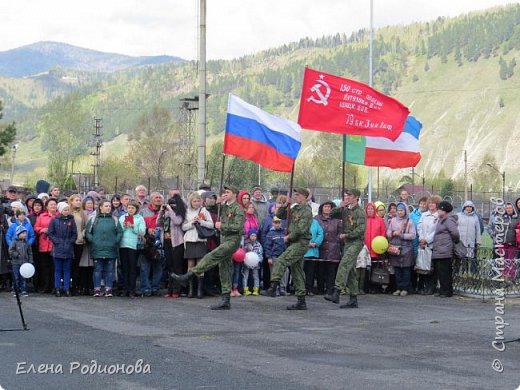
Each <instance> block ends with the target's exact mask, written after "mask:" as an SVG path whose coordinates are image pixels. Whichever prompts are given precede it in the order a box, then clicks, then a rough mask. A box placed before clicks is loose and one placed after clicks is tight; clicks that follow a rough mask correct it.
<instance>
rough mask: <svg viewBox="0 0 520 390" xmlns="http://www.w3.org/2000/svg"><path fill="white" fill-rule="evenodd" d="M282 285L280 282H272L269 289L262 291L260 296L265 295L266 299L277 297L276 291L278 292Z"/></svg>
mask: <svg viewBox="0 0 520 390" xmlns="http://www.w3.org/2000/svg"><path fill="white" fill-rule="evenodd" d="M279 285H280V282H277V281H272V282H271V285H270V286H269V288H268V289H267V290H265V291H261V292H260V295H264V296H266V297H273V298H274V297H276V290H278V286H279Z"/></svg>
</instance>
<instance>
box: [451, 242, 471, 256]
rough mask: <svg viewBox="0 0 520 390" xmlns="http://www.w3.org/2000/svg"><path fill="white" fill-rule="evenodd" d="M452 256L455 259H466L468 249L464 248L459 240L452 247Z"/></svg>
mask: <svg viewBox="0 0 520 390" xmlns="http://www.w3.org/2000/svg"><path fill="white" fill-rule="evenodd" d="M453 255H454V256H455V257H456V258H457V259H464V258H466V257H468V249H467V248H466V247H465V246H464V243H463V242H462V241H461V240H459V242H457V243H456V244H454V245H453Z"/></svg>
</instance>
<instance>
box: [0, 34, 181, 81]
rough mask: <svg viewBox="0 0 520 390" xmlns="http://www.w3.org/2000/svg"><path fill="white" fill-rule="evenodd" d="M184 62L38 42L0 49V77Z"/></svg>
mask: <svg viewBox="0 0 520 390" xmlns="http://www.w3.org/2000/svg"><path fill="white" fill-rule="evenodd" d="M183 61H184V60H183V59H182V58H179V57H172V56H166V55H161V56H145V57H131V56H126V55H121V54H114V53H103V52H100V51H96V50H90V49H85V48H81V47H77V46H73V45H69V44H66V43H60V42H37V43H33V44H30V45H27V46H22V47H18V48H16V49H12V50H7V51H3V52H0V76H6V77H30V76H36V75H39V74H41V73H46V72H48V71H50V70H51V69H53V68H56V67H62V68H69V69H76V70H82V71H88V72H113V71H116V70H121V69H127V68H131V67H136V66H143V65H157V64H164V63H180V62H183Z"/></svg>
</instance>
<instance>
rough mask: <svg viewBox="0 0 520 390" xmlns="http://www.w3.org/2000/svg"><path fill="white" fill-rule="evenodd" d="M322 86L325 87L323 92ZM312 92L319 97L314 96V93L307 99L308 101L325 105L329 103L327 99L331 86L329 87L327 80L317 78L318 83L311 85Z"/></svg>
mask: <svg viewBox="0 0 520 390" xmlns="http://www.w3.org/2000/svg"><path fill="white" fill-rule="evenodd" d="M322 87H324V88H325V93H323V92H322ZM311 92H313V93H315V94H316V95H317V97H314V95H311V96H310V97H309V98H308V99H307V101H308V102H314V103H316V104H323V105H324V106H326V105H328V104H329V102H328V101H327V99H328V98H329V96H330V87H329V84H327V83H326V82H325V81H323V80H316V84H314V85H313V86H312V87H311Z"/></svg>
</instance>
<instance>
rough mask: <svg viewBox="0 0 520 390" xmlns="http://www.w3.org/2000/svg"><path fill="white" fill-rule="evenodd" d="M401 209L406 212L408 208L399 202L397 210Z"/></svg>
mask: <svg viewBox="0 0 520 390" xmlns="http://www.w3.org/2000/svg"><path fill="white" fill-rule="evenodd" d="M399 209H401V210H404V211H406V209H407V207H406V205H405V204H404V203H401V202H399V203H397V210H399Z"/></svg>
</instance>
